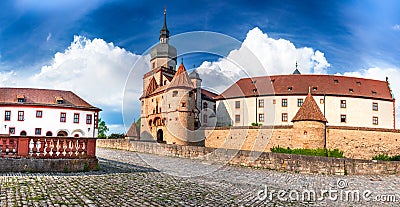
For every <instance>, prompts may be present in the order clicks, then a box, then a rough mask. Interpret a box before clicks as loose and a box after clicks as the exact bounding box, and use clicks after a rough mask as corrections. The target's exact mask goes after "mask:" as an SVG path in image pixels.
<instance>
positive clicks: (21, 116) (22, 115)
mask: <svg viewBox="0 0 400 207" xmlns="http://www.w3.org/2000/svg"><path fill="white" fill-rule="evenodd" d="M24 120H25V119H24V111H18V121H24Z"/></svg>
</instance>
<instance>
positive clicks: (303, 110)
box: [292, 93, 328, 122]
mask: <svg viewBox="0 0 400 207" xmlns="http://www.w3.org/2000/svg"><path fill="white" fill-rule="evenodd" d="M295 121H319V122H328V121H327V120H326V118H325V117H324V115H323V114H322V112H321V110H320V109H319V107H318V105H317V103H316V102H315V100H314V98H313V97H312V95H311V93H308V95H307V97H306V100H304V103H303V105H302V106H301V107H300V109H299V110H298V111H297V113H296V115H295V116H294V117H293V119H292V122H295Z"/></svg>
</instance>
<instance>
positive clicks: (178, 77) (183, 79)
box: [168, 63, 193, 88]
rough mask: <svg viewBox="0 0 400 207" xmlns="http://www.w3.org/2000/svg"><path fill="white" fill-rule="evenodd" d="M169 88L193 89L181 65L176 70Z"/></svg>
mask: <svg viewBox="0 0 400 207" xmlns="http://www.w3.org/2000/svg"><path fill="white" fill-rule="evenodd" d="M168 87H169V88H173V87H191V88H192V87H193V84H192V82H191V81H190V78H189V75H188V73H187V71H186V68H185V66H184V65H183V63H181V64H180V65H179V68H178V70H177V71H176V73H175V75H174V77H173V78H172V81H171V83H170V84H169V85H168Z"/></svg>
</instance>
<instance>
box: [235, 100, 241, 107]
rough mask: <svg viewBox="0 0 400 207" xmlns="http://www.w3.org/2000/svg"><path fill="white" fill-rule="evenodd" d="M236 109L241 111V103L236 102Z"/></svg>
mask: <svg viewBox="0 0 400 207" xmlns="http://www.w3.org/2000/svg"><path fill="white" fill-rule="evenodd" d="M235 108H237V109H240V101H236V102H235Z"/></svg>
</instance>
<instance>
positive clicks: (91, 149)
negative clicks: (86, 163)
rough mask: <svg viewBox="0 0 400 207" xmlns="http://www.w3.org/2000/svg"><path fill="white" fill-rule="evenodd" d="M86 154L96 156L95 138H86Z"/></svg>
mask: <svg viewBox="0 0 400 207" xmlns="http://www.w3.org/2000/svg"><path fill="white" fill-rule="evenodd" d="M86 147H87V151H86V153H87V156H88V157H95V156H96V138H88V141H87V146H86Z"/></svg>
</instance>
